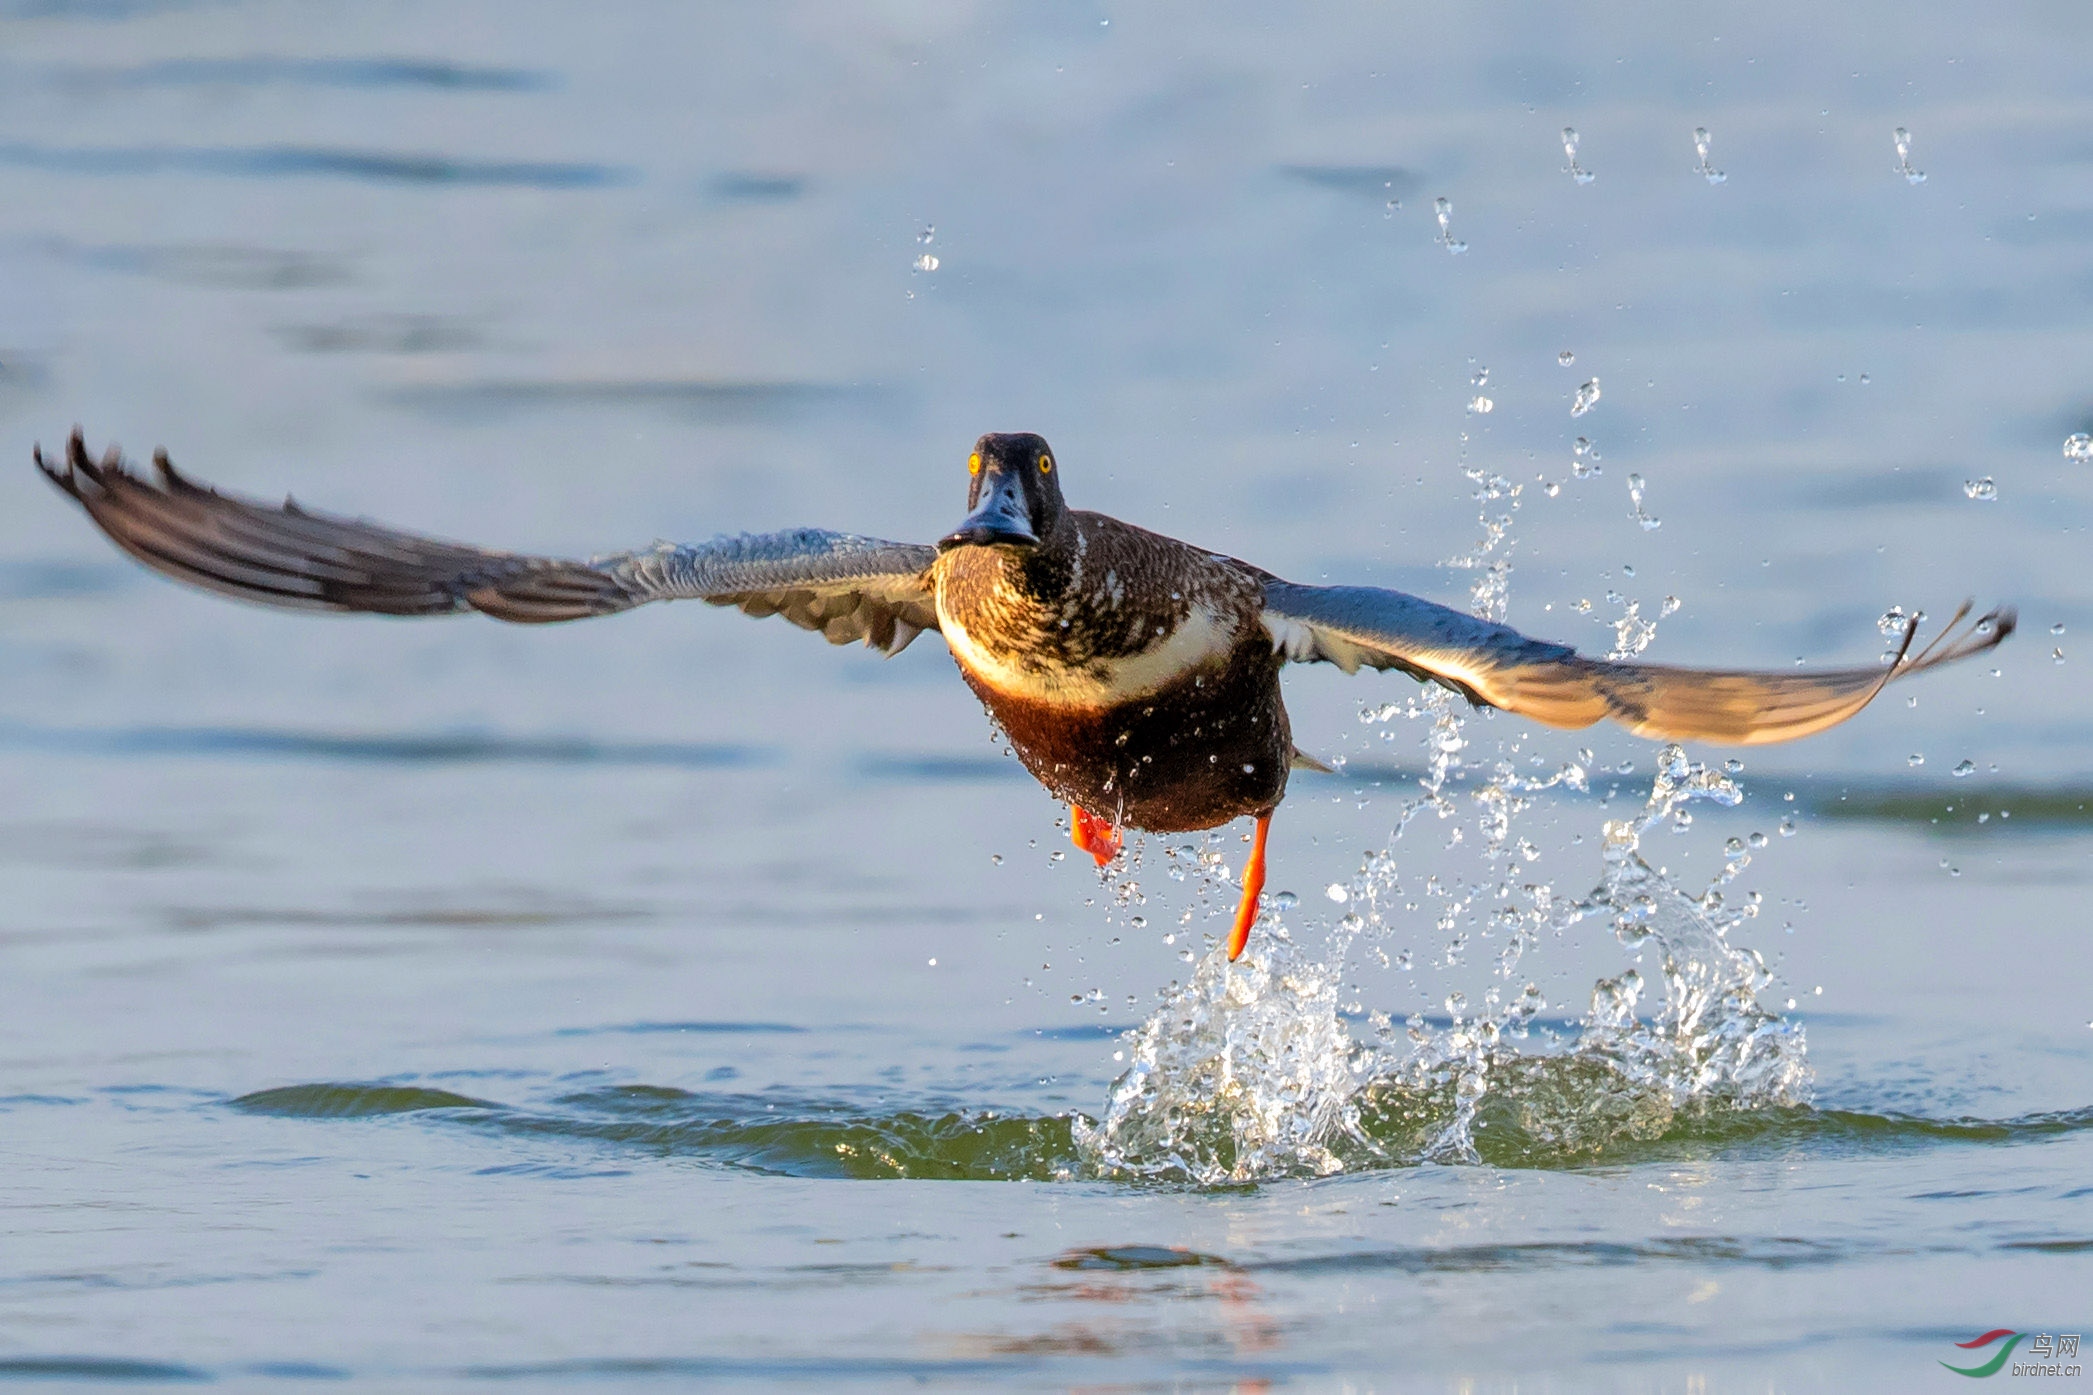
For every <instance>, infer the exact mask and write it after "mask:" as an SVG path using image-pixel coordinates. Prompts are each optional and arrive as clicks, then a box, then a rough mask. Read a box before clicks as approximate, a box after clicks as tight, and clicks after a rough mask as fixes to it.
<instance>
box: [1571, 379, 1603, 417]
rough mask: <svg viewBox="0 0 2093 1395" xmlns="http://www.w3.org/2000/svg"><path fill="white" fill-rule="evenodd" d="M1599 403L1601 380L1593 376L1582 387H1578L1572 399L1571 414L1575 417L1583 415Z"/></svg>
mask: <svg viewBox="0 0 2093 1395" xmlns="http://www.w3.org/2000/svg"><path fill="white" fill-rule="evenodd" d="M1598 405H1599V380H1598V379H1597V378H1592V379H1589V380H1588V381H1586V382H1585V384H1584V385H1583V386H1582V387H1580V388H1578V389H1577V395H1576V396H1575V397H1573V398H1571V399H1570V415H1571V416H1573V417H1581V416H1583V415H1584V414H1585V413H1586V412H1589V411H1590V410H1591V409H1592V408H1594V407H1596V406H1598Z"/></svg>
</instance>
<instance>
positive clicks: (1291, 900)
mask: <svg viewBox="0 0 2093 1395" xmlns="http://www.w3.org/2000/svg"><path fill="white" fill-rule="evenodd" d="M1300 904H1301V898H1300V897H1298V896H1296V895H1294V894H1293V893H1292V892H1291V891H1282V892H1280V893H1279V894H1278V895H1277V896H1274V897H1273V898H1272V909H1273V910H1275V911H1290V910H1292V909H1293V908H1294V907H1296V906H1298V905H1300Z"/></svg>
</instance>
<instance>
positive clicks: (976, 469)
mask: <svg viewBox="0 0 2093 1395" xmlns="http://www.w3.org/2000/svg"><path fill="white" fill-rule="evenodd" d="M967 473H968V474H970V475H978V474H980V473H981V452H980V451H978V450H977V451H975V452H974V453H973V454H972V455H970V456H968V457H967Z"/></svg>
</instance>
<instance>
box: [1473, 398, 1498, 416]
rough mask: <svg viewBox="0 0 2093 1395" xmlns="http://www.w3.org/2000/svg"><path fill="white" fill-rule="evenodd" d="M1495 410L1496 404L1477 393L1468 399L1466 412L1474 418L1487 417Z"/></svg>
mask: <svg viewBox="0 0 2093 1395" xmlns="http://www.w3.org/2000/svg"><path fill="white" fill-rule="evenodd" d="M1496 409H1497V404H1496V403H1495V402H1492V401H1491V400H1490V399H1489V398H1487V397H1484V396H1482V395H1481V394H1479V393H1478V394H1477V395H1476V396H1474V397H1471V398H1469V399H1468V411H1469V412H1470V413H1471V414H1472V415H1474V416H1488V415H1489V414H1490V413H1491V412H1493V411H1495V410H1496Z"/></svg>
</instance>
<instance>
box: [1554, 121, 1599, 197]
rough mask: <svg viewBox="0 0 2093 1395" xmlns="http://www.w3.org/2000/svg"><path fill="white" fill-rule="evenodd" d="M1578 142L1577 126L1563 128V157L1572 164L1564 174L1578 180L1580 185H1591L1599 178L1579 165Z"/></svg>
mask: <svg viewBox="0 0 2093 1395" xmlns="http://www.w3.org/2000/svg"><path fill="white" fill-rule="evenodd" d="M1578 140H1579V137H1578V135H1577V128H1576V127H1575V126H1565V127H1563V128H1562V155H1563V158H1564V159H1565V160H1568V161H1569V162H1570V163H1569V165H1568V167H1566V168H1565V169H1564V170H1563V173H1564V174H1567V175H1568V176H1570V178H1572V179H1574V180H1576V181H1577V182H1578V183H1579V184H1589V183H1591V182H1592V181H1593V180H1594V179H1597V178H1598V177H1599V176H1597V175H1596V174H1593V173H1592V172H1591V171H1590V170H1588V169H1585V168H1584V167H1583V166H1582V165H1579V164H1578V163H1577V142H1578Z"/></svg>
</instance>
